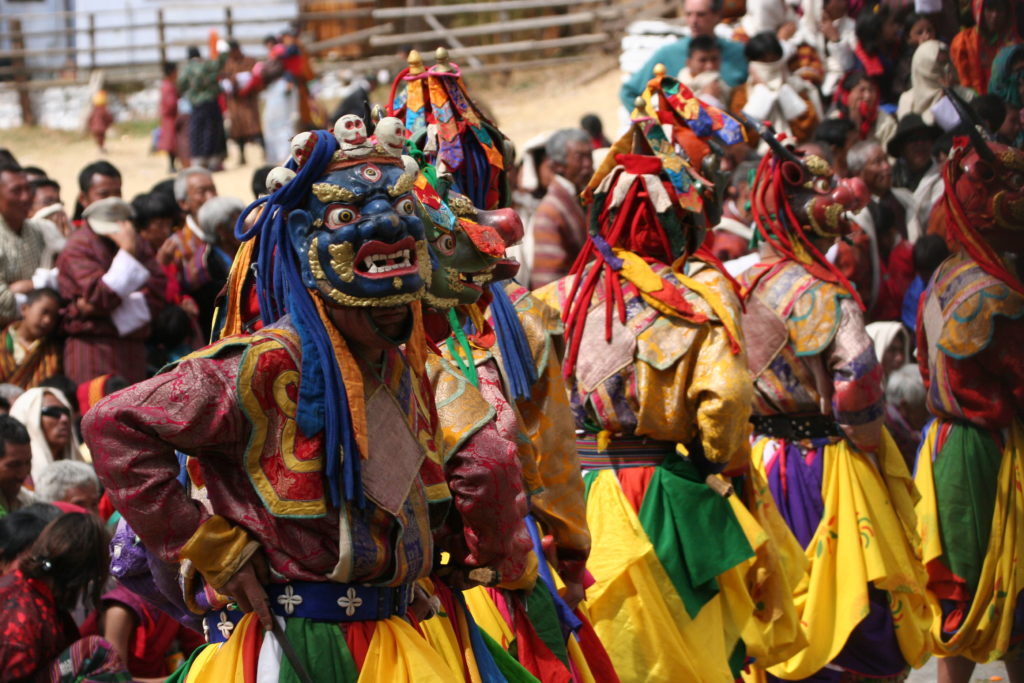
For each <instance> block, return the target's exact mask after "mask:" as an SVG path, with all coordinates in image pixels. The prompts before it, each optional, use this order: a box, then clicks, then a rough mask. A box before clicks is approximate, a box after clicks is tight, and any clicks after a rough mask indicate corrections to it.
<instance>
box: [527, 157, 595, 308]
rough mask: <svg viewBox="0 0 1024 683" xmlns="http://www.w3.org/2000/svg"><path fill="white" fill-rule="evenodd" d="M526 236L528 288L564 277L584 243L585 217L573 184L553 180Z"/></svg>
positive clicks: (556, 178) (560, 179)
mask: <svg viewBox="0 0 1024 683" xmlns="http://www.w3.org/2000/svg"><path fill="white" fill-rule="evenodd" d="M527 232H529V233H531V234H532V235H533V264H532V270H531V271H530V288H531V289H537V288H538V287H543V286H544V285H546V284H548V283H549V282H554V281H555V280H557V279H558V278H560V277H564V276H565V275H567V274H568V273H569V268H571V267H572V263H573V261H575V260H576V255H577V254H579V252H580V249H582V248H583V243H584V242H585V241H586V239H587V223H586V216H584V215H583V208H582V207H581V206H580V202H579V199H577V198H576V188H575V187H573V185H572V183H570V182H569V181H568V180H566V179H565V178H563V177H561V176H555V177H554V179H553V180H552V181H551V184H550V185H548V191H547V194H545V195H544V198H543V199H541V200H540V204H538V205H537V210H536V211H535V212H534V214H533V218H532V219H531V222H530V226H529V227H528V228H527Z"/></svg>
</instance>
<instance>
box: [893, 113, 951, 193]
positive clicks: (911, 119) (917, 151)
mask: <svg viewBox="0 0 1024 683" xmlns="http://www.w3.org/2000/svg"><path fill="white" fill-rule="evenodd" d="M941 135H942V129H941V128H939V127H938V126H929V125H928V124H926V123H925V122H924V120H923V119H922V117H921V115H920V114H907V115H906V116H904V117H903V118H901V119H900V122H899V124H897V126H896V135H894V136H893V138H892V140H890V141H889V144H888V145H886V151H888V152H889V156H890V157H892V158H894V159H896V163H895V164H893V167H892V184H893V187H902V188H906V189H907V190H910V191H911V192H913V191H914V190H916V189H917V185H918V183H920V182H921V179H922V178H923V177H924V175H925V174H926V173H927V172H928V169H929V168H931V165H932V145H933V144H934V143H935V141H936V140H938V139H939V137H940V136H941Z"/></svg>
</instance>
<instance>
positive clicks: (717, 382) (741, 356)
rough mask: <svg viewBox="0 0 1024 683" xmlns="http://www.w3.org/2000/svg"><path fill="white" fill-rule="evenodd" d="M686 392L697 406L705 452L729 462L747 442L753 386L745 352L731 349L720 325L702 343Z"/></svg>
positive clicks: (714, 460) (720, 461) (714, 457)
mask: <svg viewBox="0 0 1024 683" xmlns="http://www.w3.org/2000/svg"><path fill="white" fill-rule="evenodd" d="M740 343H741V345H742V340H741V341H740ZM686 393H687V399H688V400H689V402H690V403H691V404H692V405H694V406H696V408H697V425H698V426H699V428H700V435H701V441H702V442H703V444H704V454H705V456H706V457H707V459H708V460H710V461H711V462H717V463H726V462H729V461H730V460H731V459H732V458H733V456H734V455H736V454H737V452H739V451H740V450H741V449H743V448H744V445H745V444H746V439H747V434H748V422H749V420H750V407H751V401H752V400H753V395H754V389H753V383H752V381H751V378H750V371H749V370H748V369H747V358H746V354H745V353H744V352H743V351H740V352H739V353H737V354H733V353H732V350H731V348H730V344H729V337H728V335H727V334H726V332H725V328H723V327H722V326H721V325H717V324H715V325H712V326H711V331H710V334H709V335H708V338H707V339H706V340H705V342H704V343H703V344H702V345H701V347H700V351H699V352H698V353H697V357H696V361H695V363H694V371H693V381H692V382H691V383H690V386H689V387H688V389H687V392H686Z"/></svg>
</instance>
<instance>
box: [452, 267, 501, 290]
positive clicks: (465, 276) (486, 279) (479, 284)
mask: <svg viewBox="0 0 1024 683" xmlns="http://www.w3.org/2000/svg"><path fill="white" fill-rule="evenodd" d="M493 279H494V266H493V265H492V266H488V267H487V269H485V270H478V271H476V272H475V273H459V282H461V283H462V286H463V287H468V288H470V289H475V290H476V291H478V292H481V293H482V292H483V291H484V287H486V286H487V285H488V284H490V282H491V280H493Z"/></svg>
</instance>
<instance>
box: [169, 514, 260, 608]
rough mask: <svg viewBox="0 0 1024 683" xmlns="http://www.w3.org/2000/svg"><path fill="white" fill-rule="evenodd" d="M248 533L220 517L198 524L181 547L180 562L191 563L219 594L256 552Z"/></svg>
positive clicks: (253, 542) (256, 545)
mask: <svg viewBox="0 0 1024 683" xmlns="http://www.w3.org/2000/svg"><path fill="white" fill-rule="evenodd" d="M259 547H260V546H259V543H257V542H256V541H254V540H252V538H250V537H249V533H248V532H247V531H246V530H245V529H243V528H242V527H240V526H235V525H234V524H232V523H231V522H229V521H228V520H227V519H225V518H223V517H221V516H220V515H214V516H212V517H210V518H209V519H207V520H206V521H205V522H203V523H202V524H200V525H199V528H198V529H196V532H195V533H194V534H192V537H191V538H189V539H188V542H187V543H185V545H184V546H182V548H181V553H180V554H181V559H183V560H191V561H192V564H193V565H194V566H195V568H196V569H198V570H199V572H200V573H201V574H202V575H203V577H204V578H205V579H206V582H207V583H208V584H210V585H211V586H213V587H214V588H216V589H217V590H218V591H219V590H221V589H222V588H223V587H224V584H226V583H227V582H228V581H230V580H231V577H232V576H234V575H235V573H236V572H237V571H238V570H239V569H241V568H242V565H244V564H245V563H246V562H248V561H249V558H250V557H252V555H253V553H255V552H256V551H257V550H258V549H259Z"/></svg>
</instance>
